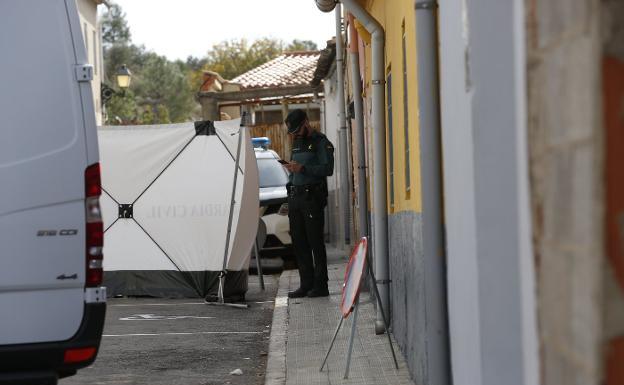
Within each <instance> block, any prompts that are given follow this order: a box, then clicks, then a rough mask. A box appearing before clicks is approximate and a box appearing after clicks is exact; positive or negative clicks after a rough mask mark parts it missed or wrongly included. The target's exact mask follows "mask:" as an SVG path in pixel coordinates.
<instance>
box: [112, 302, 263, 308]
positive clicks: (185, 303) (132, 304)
mask: <svg viewBox="0 0 624 385" xmlns="http://www.w3.org/2000/svg"><path fill="white" fill-rule="evenodd" d="M273 302H274V301H255V302H247V303H256V304H263V303H273ZM183 305H206V302H182V303H118V304H109V305H108V307H132V306H183Z"/></svg>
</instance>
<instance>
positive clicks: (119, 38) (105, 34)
mask: <svg viewBox="0 0 624 385" xmlns="http://www.w3.org/2000/svg"><path fill="white" fill-rule="evenodd" d="M102 41H103V43H104V44H105V45H112V44H127V43H129V42H130V28H129V27H128V23H127V22H126V14H125V13H124V12H123V11H122V9H121V7H120V6H119V5H117V4H114V3H113V4H111V6H110V7H109V8H108V10H107V11H106V13H105V14H104V16H103V17H102Z"/></svg>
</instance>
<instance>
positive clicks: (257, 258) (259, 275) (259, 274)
mask: <svg viewBox="0 0 624 385" xmlns="http://www.w3.org/2000/svg"><path fill="white" fill-rule="evenodd" d="M254 256H255V257H256V270H257V271H258V280H259V281H260V289H261V290H264V277H263V276H262V263H260V253H259V252H258V238H256V240H255V241H254Z"/></svg>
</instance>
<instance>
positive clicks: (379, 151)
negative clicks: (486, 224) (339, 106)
mask: <svg viewBox="0 0 624 385" xmlns="http://www.w3.org/2000/svg"><path fill="white" fill-rule="evenodd" d="M341 3H342V4H343V5H344V7H345V9H346V10H347V11H349V12H351V13H352V14H353V16H355V17H356V18H357V19H358V21H359V22H360V23H362V25H363V26H364V28H366V30H367V31H368V32H369V33H370V34H371V40H372V61H373V63H372V68H371V74H372V79H371V88H372V126H373V226H374V233H373V258H374V262H375V275H376V276H377V284H378V287H379V295H380V297H381V302H382V304H383V308H384V311H385V312H386V319H388V320H389V319H390V311H389V309H390V306H388V304H389V295H388V294H389V290H388V288H389V283H390V280H389V269H388V209H387V206H386V205H387V196H388V193H387V185H386V183H387V176H386V115H385V113H386V110H385V105H386V89H385V83H386V82H385V73H384V71H385V68H384V67H385V56H384V50H385V37H384V30H383V27H382V26H381V24H379V22H377V20H375V19H374V18H373V17H372V16H371V15H370V14H369V13H368V12H367V11H366V10H365V9H363V8H362V7H361V6H360V4H358V2H357V1H356V0H341ZM383 331H384V326H383V317H382V314H381V312H380V311H379V309H377V319H376V321H375V332H376V333H378V334H381V333H383Z"/></svg>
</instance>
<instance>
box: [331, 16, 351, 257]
mask: <svg viewBox="0 0 624 385" xmlns="http://www.w3.org/2000/svg"><path fill="white" fill-rule="evenodd" d="M334 13H335V15H336V78H337V81H338V86H337V87H336V93H337V99H338V144H339V146H340V154H339V156H340V188H339V190H338V191H339V193H340V195H339V197H338V199H339V203H340V231H339V234H340V242H339V244H340V245H341V247H342V246H344V245H345V244H346V243H347V242H346V241H347V239H348V238H349V235H350V229H351V226H350V224H349V218H350V215H349V213H350V212H351V210H350V200H349V196H350V195H351V194H350V191H349V174H350V170H349V162H348V161H347V155H348V151H349V146H348V137H347V119H346V117H345V96H344V95H345V92H344V60H343V51H344V45H343V42H342V7H341V6H340V4H336V7H335V9H334Z"/></svg>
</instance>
